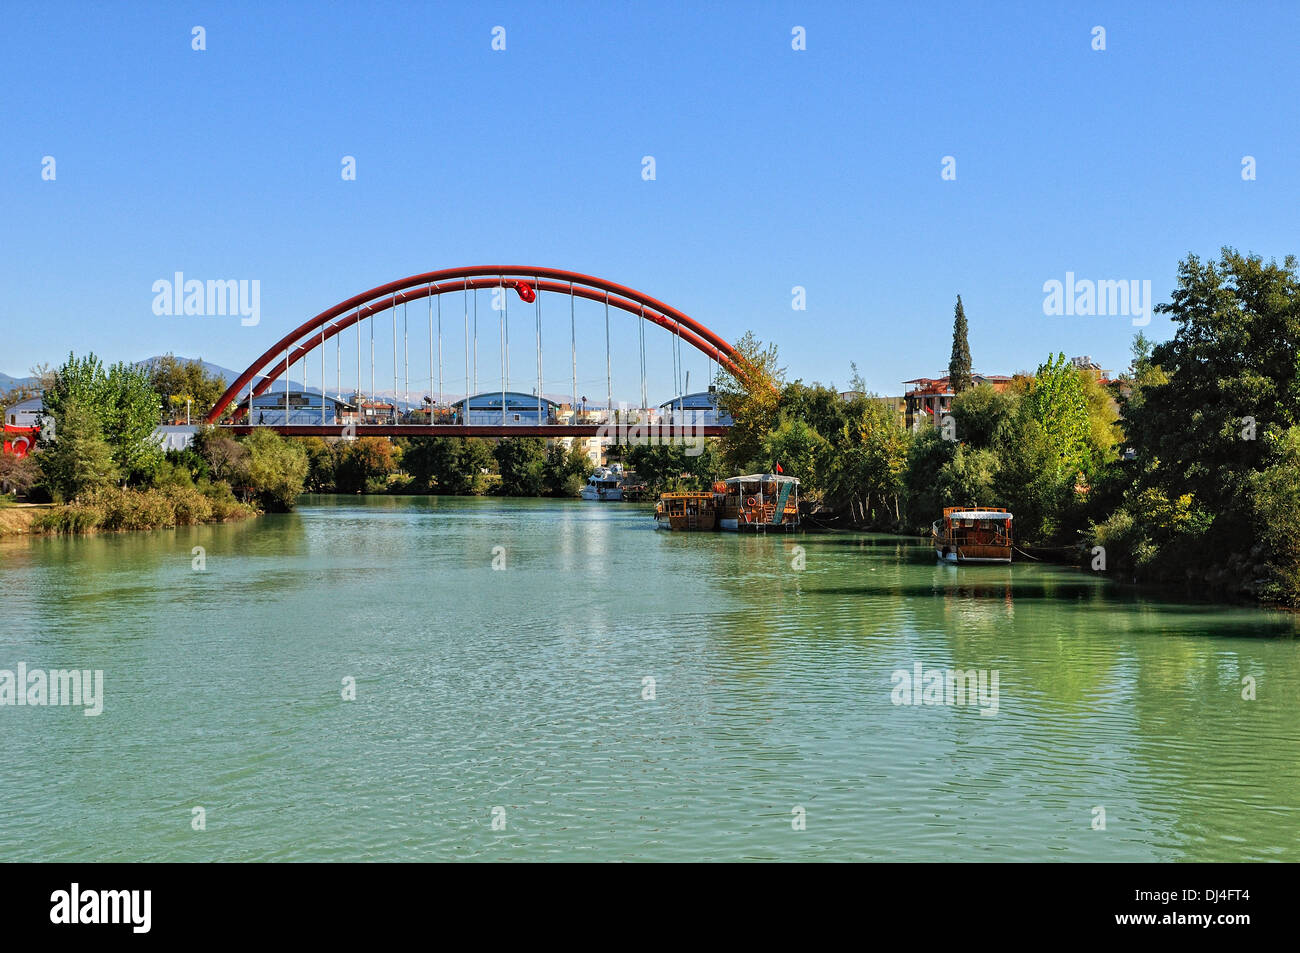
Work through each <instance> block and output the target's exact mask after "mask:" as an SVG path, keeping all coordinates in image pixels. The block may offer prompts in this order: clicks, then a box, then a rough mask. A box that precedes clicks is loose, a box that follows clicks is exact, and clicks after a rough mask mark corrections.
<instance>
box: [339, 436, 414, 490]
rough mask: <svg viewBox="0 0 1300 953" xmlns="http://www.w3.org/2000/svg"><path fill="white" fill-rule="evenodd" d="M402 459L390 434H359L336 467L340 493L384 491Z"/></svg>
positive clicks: (348, 446) (349, 444) (350, 443)
mask: <svg viewBox="0 0 1300 953" xmlns="http://www.w3.org/2000/svg"><path fill="white" fill-rule="evenodd" d="M400 459H401V454H400V452H399V451H398V449H397V447H395V446H394V445H393V442H392V441H391V440H389V439H388V438H387V437H358V438H357V439H356V440H353V441H351V442H349V443H348V445H347V448H346V449H345V450H344V451H343V453H342V457H341V459H340V460H339V462H338V465H337V466H336V467H335V471H334V472H335V485H336V486H337V487H338V491H339V492H340V493H382V492H384V490H386V489H387V487H388V478H389V477H390V476H391V475H392V474H394V473H396V472H397V468H398V464H399V462H400Z"/></svg>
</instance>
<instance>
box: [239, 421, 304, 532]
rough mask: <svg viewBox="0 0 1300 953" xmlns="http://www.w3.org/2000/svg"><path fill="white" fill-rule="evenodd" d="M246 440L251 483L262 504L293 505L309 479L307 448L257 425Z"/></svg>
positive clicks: (272, 507)
mask: <svg viewBox="0 0 1300 953" xmlns="http://www.w3.org/2000/svg"><path fill="white" fill-rule="evenodd" d="M243 443H244V449H245V450H247V451H248V476H247V479H248V483H249V486H250V487H251V488H252V490H253V492H254V493H255V494H256V495H257V498H258V502H259V503H260V504H261V506H262V508H263V509H266V510H276V511H281V512H284V511H288V510H291V509H293V505H294V501H295V500H296V499H297V498H298V497H299V496H301V495H302V491H303V483H304V481H305V480H306V479H307V467H308V464H307V451H306V450H304V449H303V448H302V447H301V446H299V445H298V444H296V443H293V442H291V441H289V440H286V439H284V438H283V437H281V436H280V435H279V434H277V433H276V432H275V431H273V430H270V429H268V428H265V427H257V428H255V429H254V430H253V432H252V433H251V434H249V435H248V436H247V437H245V438H244V441H243Z"/></svg>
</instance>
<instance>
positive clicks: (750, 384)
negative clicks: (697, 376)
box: [716, 331, 785, 470]
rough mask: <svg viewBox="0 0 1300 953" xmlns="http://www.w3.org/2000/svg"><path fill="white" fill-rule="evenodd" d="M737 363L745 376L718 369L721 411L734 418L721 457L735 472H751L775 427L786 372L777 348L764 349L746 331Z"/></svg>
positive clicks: (771, 346)
mask: <svg viewBox="0 0 1300 953" xmlns="http://www.w3.org/2000/svg"><path fill="white" fill-rule="evenodd" d="M735 351H736V354H737V357H736V364H737V366H738V367H739V369H740V371H741V372H742V373H743V375H744V376H743V377H738V376H736V375H735V374H733V373H731V372H730V371H727V370H724V369H723V368H721V367H719V368H718V376H717V381H716V387H717V394H718V408H719V410H721V411H722V412H723V413H725V414H729V415H730V416H731V419H732V426H731V427H730V428H729V429H728V431H727V435H726V437H724V438H723V441H722V454H723V458H724V459H725V460H726V463H727V466H728V467H730V468H732V469H733V470H743V469H748V468H749V467H750V466H751V465H753V464H755V463H756V462H757V461H758V460H759V458H760V457H761V456H762V455H763V438H764V437H765V436H766V435H767V433H768V432H770V431H771V430H772V428H773V427H775V426H776V423H777V416H778V414H779V412H780V404H781V391H780V387H781V384H782V382H783V380H784V377H785V369H784V368H781V367H779V366H778V365H777V354H776V345H775V344H769V345H767V346H764V345H763V344H762V342H760V341H759V340H758V339H757V338H756V337H754V335H753V333H752V332H750V331H746V332H745V334H744V336H743V337H742V338H741V339H740V340H739V341H737V342H736V345H735Z"/></svg>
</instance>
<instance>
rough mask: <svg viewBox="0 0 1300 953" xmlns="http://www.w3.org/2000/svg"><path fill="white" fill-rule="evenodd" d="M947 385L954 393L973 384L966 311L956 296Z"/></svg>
mask: <svg viewBox="0 0 1300 953" xmlns="http://www.w3.org/2000/svg"><path fill="white" fill-rule="evenodd" d="M948 385H949V386H950V387H951V388H952V392H953V393H954V394H961V393H964V392H966V391H968V390H970V388H971V387H972V386H973V385H974V380H973V379H972V377H971V363H970V341H969V340H968V339H967V330H966V311H965V309H964V308H963V307H962V306H961V295H958V296H957V307H956V308H955V309H954V310H953V319H952V356H951V357H950V358H949V359H948Z"/></svg>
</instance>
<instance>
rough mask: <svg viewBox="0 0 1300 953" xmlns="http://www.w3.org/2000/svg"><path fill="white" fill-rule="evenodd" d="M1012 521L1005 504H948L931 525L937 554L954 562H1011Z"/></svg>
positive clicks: (945, 560)
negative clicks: (979, 505) (1002, 506)
mask: <svg viewBox="0 0 1300 953" xmlns="http://www.w3.org/2000/svg"><path fill="white" fill-rule="evenodd" d="M1011 520H1012V515H1011V514H1010V513H1008V512H1007V511H1006V510H1005V509H1002V508H1001V507H995V506H986V507H973V506H949V507H945V509H944V511H943V518H942V519H939V520H935V521H934V524H933V525H932V526H931V528H930V535H931V537H932V539H933V542H934V554H935V556H936V557H937V558H939V559H940V560H942V561H943V562H950V563H1009V562H1011V546H1012V536H1011Z"/></svg>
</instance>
